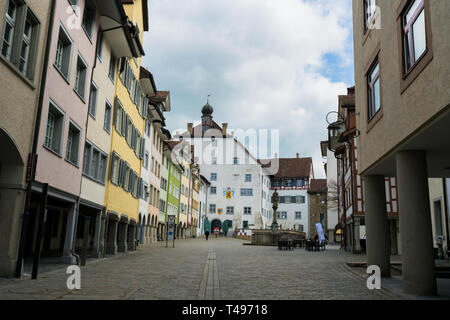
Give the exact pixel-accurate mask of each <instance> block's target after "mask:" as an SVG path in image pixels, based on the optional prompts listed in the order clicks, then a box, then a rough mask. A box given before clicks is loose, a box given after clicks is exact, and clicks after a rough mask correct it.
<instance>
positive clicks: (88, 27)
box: [82, 0, 96, 39]
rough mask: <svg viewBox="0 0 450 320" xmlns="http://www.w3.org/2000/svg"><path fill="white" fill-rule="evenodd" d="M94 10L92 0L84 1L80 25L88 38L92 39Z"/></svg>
mask: <svg viewBox="0 0 450 320" xmlns="http://www.w3.org/2000/svg"><path fill="white" fill-rule="evenodd" d="M95 14H96V10H95V7H94V4H93V3H92V0H86V1H85V7H84V13H83V22H82V26H83V29H84V31H85V32H86V34H87V35H88V37H89V39H92V30H93V29H94V22H95Z"/></svg>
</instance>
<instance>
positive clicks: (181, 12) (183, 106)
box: [144, 0, 352, 176]
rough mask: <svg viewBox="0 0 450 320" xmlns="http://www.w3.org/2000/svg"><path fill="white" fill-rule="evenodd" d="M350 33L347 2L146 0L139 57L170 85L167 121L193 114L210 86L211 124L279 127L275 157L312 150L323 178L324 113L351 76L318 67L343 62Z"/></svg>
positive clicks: (178, 122)
mask: <svg viewBox="0 0 450 320" xmlns="http://www.w3.org/2000/svg"><path fill="white" fill-rule="evenodd" d="M350 32H351V4H350V1H349V0H344V1H343V0H340V1H334V0H308V1H307V0H303V1H302V0H283V1H274V0H239V1H237V0H235V1H230V0H228V1H227V0H210V1H204V0H183V1H171V0H153V1H152V2H151V3H150V32H149V33H148V35H146V40H145V49H146V52H148V53H149V56H147V57H145V59H144V65H146V66H147V67H148V68H149V69H150V70H151V71H152V72H153V74H154V76H155V80H156V85H157V87H158V89H161V90H170V91H171V100H172V105H173V108H172V112H171V114H170V113H169V114H167V116H166V117H167V121H166V122H167V124H168V126H169V128H170V129H175V128H185V127H186V122H194V121H197V120H199V118H200V115H201V113H200V110H201V107H202V106H203V104H204V103H205V99H206V95H207V94H212V98H211V104H212V105H213V106H214V114H213V116H214V119H215V120H216V121H217V122H218V123H221V122H228V123H229V125H230V127H233V128H244V129H247V128H269V129H270V128H279V129H280V135H281V137H280V138H281V141H280V144H281V156H282V157H295V154H296V153H297V152H299V153H300V155H301V156H314V161H315V173H316V176H323V175H324V174H323V166H322V165H320V167H317V166H318V165H319V164H321V157H320V151H319V150H320V149H319V144H320V140H321V139H324V138H325V137H326V122H325V115H326V114H327V112H328V111H330V110H331V109H335V108H336V107H337V95H338V94H344V93H345V92H346V87H347V86H348V85H351V84H345V83H344V82H332V80H330V79H327V78H326V77H324V76H323V75H322V74H321V70H323V68H324V67H325V68H326V67H327V61H326V60H325V59H324V55H325V54H327V53H331V54H334V55H337V56H338V58H339V59H340V60H341V61H342V64H343V66H344V67H345V66H347V67H348V66H349V65H350V63H351V62H352V57H351V54H352V53H351V50H349V47H351V45H352V43H351V38H350ZM349 70H351V68H350V67H349ZM327 71H328V73H327V74H329V73H330V70H327ZM332 71H333V70H331V73H332ZM186 119H190V120H188V121H186Z"/></svg>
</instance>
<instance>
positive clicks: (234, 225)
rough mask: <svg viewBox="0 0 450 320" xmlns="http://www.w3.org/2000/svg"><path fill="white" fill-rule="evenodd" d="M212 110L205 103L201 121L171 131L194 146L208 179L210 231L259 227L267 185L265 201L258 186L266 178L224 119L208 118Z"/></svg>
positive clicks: (256, 161)
mask: <svg viewBox="0 0 450 320" xmlns="http://www.w3.org/2000/svg"><path fill="white" fill-rule="evenodd" d="M212 113H213V108H212V107H211V106H210V105H209V103H207V104H206V105H205V106H204V107H203V109H202V114H203V116H202V123H201V124H200V125H198V126H196V127H193V124H192V123H189V124H188V130H187V131H186V132H185V133H183V134H181V135H175V138H176V139H181V140H185V141H189V143H190V144H191V145H194V146H195V147H194V152H195V154H194V157H195V158H197V159H198V163H199V166H200V173H201V175H203V176H204V177H205V178H206V179H207V180H209V182H210V183H211V185H210V187H209V191H208V193H207V207H206V208H205V210H206V216H207V217H208V220H209V221H210V222H211V231H213V230H214V228H215V227H218V228H219V229H222V228H223V229H225V230H226V229H228V232H227V235H230V236H231V235H232V234H233V231H234V230H238V229H246V230H251V229H260V228H263V227H264V221H263V218H262V217H263V213H262V209H263V208H266V207H267V205H265V204H266V203H267V194H268V193H269V191H268V190H269V188H268V187H266V188H265V193H266V199H265V201H263V192H262V190H263V183H264V181H265V182H266V183H267V180H268V179H267V178H266V179H265V180H264V179H263V176H262V169H261V165H260V164H259V163H258V160H257V159H256V158H255V157H254V156H253V155H252V154H250V152H249V151H248V150H247V149H246V148H245V147H244V146H243V145H242V144H241V143H240V142H238V140H237V139H235V138H234V136H233V133H229V132H227V127H228V125H227V124H226V123H223V124H222V127H220V126H219V125H218V124H217V123H216V122H214V121H213V120H212ZM263 204H264V205H265V206H264V207H263ZM202 220H203V219H202ZM249 234H251V232H250V231H249Z"/></svg>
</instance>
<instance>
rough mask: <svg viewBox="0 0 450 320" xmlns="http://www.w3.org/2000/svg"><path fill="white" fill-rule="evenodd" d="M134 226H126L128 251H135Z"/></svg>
mask: <svg viewBox="0 0 450 320" xmlns="http://www.w3.org/2000/svg"><path fill="white" fill-rule="evenodd" d="M135 238H136V224H129V225H128V251H135V250H136V241H135Z"/></svg>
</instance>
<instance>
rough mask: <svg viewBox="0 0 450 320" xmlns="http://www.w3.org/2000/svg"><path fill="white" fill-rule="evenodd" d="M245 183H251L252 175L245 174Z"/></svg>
mask: <svg viewBox="0 0 450 320" xmlns="http://www.w3.org/2000/svg"><path fill="white" fill-rule="evenodd" d="M245 182H252V175H251V174H246V175H245Z"/></svg>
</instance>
